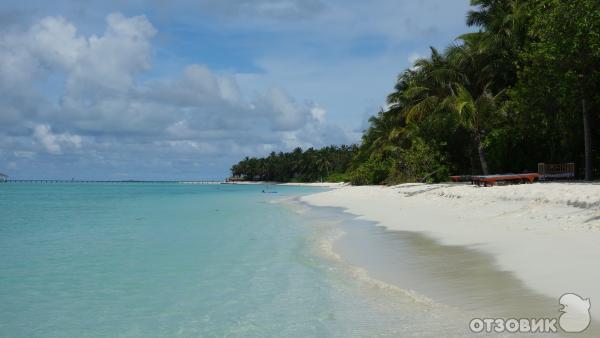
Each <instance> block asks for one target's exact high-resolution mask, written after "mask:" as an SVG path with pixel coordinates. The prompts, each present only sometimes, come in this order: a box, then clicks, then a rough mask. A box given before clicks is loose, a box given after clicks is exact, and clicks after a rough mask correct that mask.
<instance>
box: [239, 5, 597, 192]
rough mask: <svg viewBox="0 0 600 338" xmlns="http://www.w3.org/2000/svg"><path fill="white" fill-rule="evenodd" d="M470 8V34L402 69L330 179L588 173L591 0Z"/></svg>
mask: <svg viewBox="0 0 600 338" xmlns="http://www.w3.org/2000/svg"><path fill="white" fill-rule="evenodd" d="M471 4H472V5H473V6H475V7H474V8H473V10H471V11H469V13H467V24H468V25H469V26H472V27H476V28H478V30H477V31H476V32H471V33H466V34H463V35H461V36H459V37H457V39H456V40H455V41H454V43H452V44H450V45H449V46H448V47H447V48H446V49H445V50H443V51H439V50H437V49H435V48H431V54H430V55H429V56H428V57H425V58H421V59H419V60H417V61H416V62H415V63H414V64H413V65H412V66H411V67H410V68H408V69H406V70H405V71H403V72H402V73H401V74H400V75H399V76H398V80H397V83H396V85H395V88H394V91H393V92H392V93H391V94H389V95H388V97H387V101H388V107H387V108H386V109H382V110H381V111H380V112H379V113H377V114H376V115H375V116H373V117H371V119H370V120H369V123H370V124H369V127H368V129H367V130H366V131H365V132H364V134H363V137H362V141H361V143H360V145H359V146H358V147H357V148H355V147H348V148H347V149H351V150H352V151H351V154H348V155H351V157H352V158H351V160H349V162H343V163H344V165H345V166H346V167H345V168H346V171H345V172H343V168H344V166H339V167H337V169H336V171H332V172H335V173H336V174H340V175H338V176H339V177H343V178H344V179H345V180H348V181H350V182H352V183H354V184H381V183H397V182H408V181H442V180H445V179H447V177H448V175H449V174H450V173H456V174H479V173H483V174H488V173H503V172H523V171H535V170H536V169H537V163H538V162H547V163H559V162H575V163H576V167H577V168H578V175H579V176H580V177H582V178H586V179H592V178H593V177H594V168H598V165H599V164H600V152H599V151H594V149H600V128H599V127H600V125H599V124H598V123H599V122H600V109H599V107H600V1H598V0H571V1H564V0H472V1H471ZM594 147H596V148H594ZM329 148H331V147H329ZM333 149H336V148H335V147H334V148H333ZM307 152H308V150H307ZM318 152H319V150H311V153H318ZM295 153H296V154H298V153H302V151H300V150H297V151H295ZM269 158H272V156H270V157H269ZM243 162H244V161H243ZM240 163H241V162H240ZM295 163H301V162H295ZM238 165H239V164H238ZM234 168H237V167H236V166H234ZM289 170H292V169H291V167H290V168H289ZM312 170H314V172H313V171H312ZM235 172H236V171H234V174H235ZM326 173H327V171H324V170H323V167H322V166H321V167H320V166H317V165H314V166H312V167H310V166H309V167H305V168H304V169H303V170H302V171H299V170H298V169H293V170H292V171H290V173H289V174H287V175H285V174H284V175H279V176H277V177H279V178H283V179H281V180H283V181H287V180H290V179H299V178H301V179H302V180H319V179H321V178H322V177H327V176H328V175H324V174H326Z"/></svg>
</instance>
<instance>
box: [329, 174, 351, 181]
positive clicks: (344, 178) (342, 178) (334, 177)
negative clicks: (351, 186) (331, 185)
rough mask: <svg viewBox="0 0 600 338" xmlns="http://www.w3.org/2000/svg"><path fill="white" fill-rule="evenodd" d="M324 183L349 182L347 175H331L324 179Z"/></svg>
mask: <svg viewBox="0 0 600 338" xmlns="http://www.w3.org/2000/svg"><path fill="white" fill-rule="evenodd" d="M325 181H326V182H336V183H337V182H349V181H350V179H349V178H348V174H346V173H332V174H330V175H329V176H327V178H326V179H325Z"/></svg>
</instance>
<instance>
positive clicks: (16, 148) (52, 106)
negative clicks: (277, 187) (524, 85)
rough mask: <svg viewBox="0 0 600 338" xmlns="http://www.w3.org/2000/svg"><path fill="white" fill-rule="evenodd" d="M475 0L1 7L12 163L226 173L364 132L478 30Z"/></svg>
mask: <svg viewBox="0 0 600 338" xmlns="http://www.w3.org/2000/svg"><path fill="white" fill-rule="evenodd" d="M468 10H469V1H468V0H452V1H447V0H420V1H419V0H410V1H409V0H406V1H401V0H375V1H355V0H346V1H341V0H329V1H327V0H229V1H217V0H196V1H161V0H153V1H142V0H137V1H116V0H114V1H66V0H63V1H53V2H47V1H43V2H42V1H40V2H35V1H27V0H24V1H19V2H3V3H2V4H0V90H1V92H2V93H3V94H2V96H0V172H4V173H7V174H9V175H10V176H11V177H12V178H77V179H87V178H93V179H198V178H212V177H215V178H216V177H219V178H220V177H225V176H227V174H228V169H229V167H230V166H231V164H233V163H234V162H236V161H237V160H238V159H241V158H243V157H244V156H256V155H265V154H268V153H269V152H271V151H286V150H290V149H292V148H294V147H296V146H301V147H310V146H314V147H320V146H324V145H328V144H340V143H347V144H348V143H354V142H358V141H359V139H360V132H361V130H362V129H364V128H365V126H366V120H367V118H368V117H369V116H370V115H372V114H375V113H376V112H377V111H378V110H379V109H380V107H382V106H384V105H385V97H386V95H387V94H388V93H389V92H390V91H391V90H392V88H393V86H394V81H395V79H396V76H397V75H398V74H399V73H400V72H401V71H402V70H403V69H405V68H407V67H409V66H410V63H411V61H412V60H414V59H416V58H418V57H420V56H426V55H427V54H428V48H429V46H434V47H437V48H445V47H446V46H447V45H448V44H450V43H452V42H453V40H454V38H456V36H458V35H460V34H462V33H464V32H466V31H467V30H468V29H469V28H467V27H466V25H465V16H466V13H467V11H468Z"/></svg>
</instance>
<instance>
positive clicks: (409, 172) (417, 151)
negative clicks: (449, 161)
mask: <svg viewBox="0 0 600 338" xmlns="http://www.w3.org/2000/svg"><path fill="white" fill-rule="evenodd" d="M448 176H449V170H448V166H447V165H446V164H444V156H442V154H441V153H440V152H439V151H438V150H437V149H436V148H434V147H432V146H430V145H428V144H427V143H425V141H423V140H422V139H420V138H417V139H415V140H414V141H413V142H412V144H411V147H410V148H408V149H403V150H400V154H399V160H398V163H397V164H396V166H394V168H393V170H392V172H391V173H390V177H389V179H388V183H402V182H427V183H432V182H442V181H446V180H448Z"/></svg>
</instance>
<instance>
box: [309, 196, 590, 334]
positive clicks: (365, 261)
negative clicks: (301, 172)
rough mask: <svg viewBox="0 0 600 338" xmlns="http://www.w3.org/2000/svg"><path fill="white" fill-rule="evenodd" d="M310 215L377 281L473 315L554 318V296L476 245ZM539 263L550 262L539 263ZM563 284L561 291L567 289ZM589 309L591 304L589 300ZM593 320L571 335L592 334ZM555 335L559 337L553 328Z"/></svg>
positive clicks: (345, 217)
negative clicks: (330, 228)
mask: <svg viewBox="0 0 600 338" xmlns="http://www.w3.org/2000/svg"><path fill="white" fill-rule="evenodd" d="M310 210H311V211H310V212H309V213H310V217H311V218H312V219H313V221H315V222H317V223H318V220H326V221H327V222H328V223H335V224H336V226H337V227H339V228H340V229H341V230H343V232H344V233H345V234H344V236H342V237H340V238H339V239H337V240H336V241H335V243H333V249H334V251H335V252H336V253H338V254H339V255H340V256H341V258H342V260H344V261H345V262H346V263H348V264H350V265H353V266H358V267H361V268H364V269H366V270H367V271H368V273H369V275H371V276H372V277H374V278H376V279H378V280H381V281H383V282H386V283H389V284H393V285H396V286H398V287H400V288H402V289H405V290H412V291H415V292H417V293H419V294H421V295H424V296H426V297H428V298H430V299H432V300H433V301H434V302H436V303H441V304H446V305H450V306H453V307H456V308H459V309H461V310H463V311H465V312H467V313H471V314H472V315H473V316H474V317H478V318H483V317H492V318H558V317H559V316H560V312H559V304H558V299H559V297H560V296H561V295H556V298H551V297H547V296H545V295H542V294H540V293H538V292H536V291H534V290H532V289H531V288H529V287H528V286H527V285H525V283H524V282H523V281H521V280H520V279H519V278H517V277H516V276H515V274H514V273H512V272H510V271H503V270H501V269H500V268H499V266H498V265H497V264H496V263H495V260H494V257H493V256H492V255H490V254H486V253H484V252H483V251H481V250H478V249H477V248H476V247H463V246H450V245H443V244H441V243H440V242H438V241H436V240H434V239H432V238H431V237H429V236H427V235H426V234H423V233H417V232H406V231H391V230H387V229H386V228H384V227H382V226H378V225H377V224H376V223H374V222H370V221H365V220H360V219H357V218H356V217H355V216H354V215H351V214H349V213H347V212H344V210H343V209H341V208H329V207H317V208H315V207H310ZM539 264H551V262H541V263H539ZM569 291H570V290H569V289H568V286H565V292H569ZM592 307H593V304H592ZM598 327H600V324H599V323H597V322H596V321H593V322H592V323H591V325H590V327H589V328H588V330H587V331H586V332H584V333H583V334H576V335H574V336H577V337H596V336H597V335H596V334H597V332H598V330H597V328H598ZM559 333H561V335H563V336H571V335H565V334H564V333H562V332H561V331H560V329H559Z"/></svg>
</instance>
